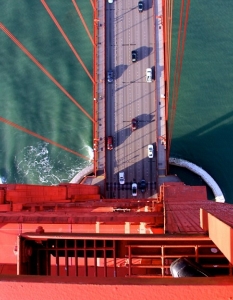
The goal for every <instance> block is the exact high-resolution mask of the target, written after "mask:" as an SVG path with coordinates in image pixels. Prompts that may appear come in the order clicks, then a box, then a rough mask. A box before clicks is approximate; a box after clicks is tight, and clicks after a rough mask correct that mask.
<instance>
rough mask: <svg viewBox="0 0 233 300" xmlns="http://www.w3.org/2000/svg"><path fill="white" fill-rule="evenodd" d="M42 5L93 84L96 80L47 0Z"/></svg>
mask: <svg viewBox="0 0 233 300" xmlns="http://www.w3.org/2000/svg"><path fill="white" fill-rule="evenodd" d="M41 3H42V4H43V5H44V8H45V9H46V10H47V12H48V14H49V15H50V17H51V19H52V20H53V22H54V23H55V25H56V26H57V28H58V30H59V31H60V33H61V34H62V36H63V38H64V39H65V41H66V42H67V44H68V45H69V47H70V49H71V50H72V52H73V53H74V55H75V57H76V58H77V59H78V61H79V62H80V64H81V66H82V67H83V69H84V70H85V72H86V73H87V75H88V76H89V78H90V79H91V81H92V82H93V83H95V82H94V79H93V77H92V76H91V74H90V73H89V71H88V70H87V68H86V66H85V64H84V63H83V61H82V59H81V58H80V56H79V55H78V53H77V51H76V50H75V49H74V46H73V45H72V43H71V42H70V40H69V39H68V37H67V35H66V34H65V32H64V30H63V29H62V27H61V25H60V24H59V23H58V21H57V19H56V18H55V16H54V15H53V13H52V11H51V10H50V8H49V7H48V5H47V4H46V3H45V0H41Z"/></svg>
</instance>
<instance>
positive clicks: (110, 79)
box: [107, 70, 113, 83]
mask: <svg viewBox="0 0 233 300" xmlns="http://www.w3.org/2000/svg"><path fill="white" fill-rule="evenodd" d="M107 79H108V82H109V83H112V82H113V70H109V71H108V73H107Z"/></svg>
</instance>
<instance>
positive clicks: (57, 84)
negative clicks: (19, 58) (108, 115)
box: [0, 23, 94, 122]
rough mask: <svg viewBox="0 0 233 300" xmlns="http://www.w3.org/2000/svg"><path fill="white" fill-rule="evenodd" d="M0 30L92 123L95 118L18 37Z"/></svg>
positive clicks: (1, 26) (0, 27) (7, 31)
mask: <svg viewBox="0 0 233 300" xmlns="http://www.w3.org/2000/svg"><path fill="white" fill-rule="evenodd" d="M0 29H1V30H2V31H3V32H4V33H5V34H6V35H8V37H9V38H10V39H11V40H12V41H13V42H14V43H15V44H16V45H17V46H18V47H19V48H20V49H21V50H22V51H23V52H24V53H25V54H26V55H27V56H28V57H29V58H30V59H31V60H32V61H33V62H34V63H35V64H36V65H37V67H38V68H40V69H41V71H43V72H44V73H45V75H47V76H48V77H49V79H50V80H52V82H53V83H54V84H55V85H56V86H57V87H58V88H59V89H60V90H61V91H62V92H63V93H64V94H65V95H66V96H67V97H68V98H69V99H70V100H71V101H72V102H73V103H74V104H75V105H76V106H77V107H78V108H79V109H80V110H81V111H82V112H83V113H84V114H85V115H86V116H87V117H88V118H89V119H90V120H91V121H92V122H94V120H93V118H92V117H91V116H90V115H89V114H88V113H87V112H86V110H85V109H84V108H82V106H81V105H80V104H79V103H78V102H77V101H76V100H75V99H74V98H73V97H72V96H71V95H70V94H69V93H68V92H67V91H66V90H65V89H64V87H63V86H62V85H61V84H60V83H59V82H58V81H57V80H56V79H55V78H54V77H53V76H52V75H51V74H50V73H49V72H48V71H47V70H46V69H45V68H44V67H43V66H42V64H41V63H39V62H38V60H37V59H36V58H35V57H34V56H33V55H32V54H31V53H30V52H29V51H28V50H27V49H26V48H25V47H24V46H23V45H22V44H21V43H20V42H19V40H17V39H16V37H15V36H14V35H13V34H12V33H11V32H10V31H9V30H8V29H7V28H6V27H5V26H4V25H3V24H2V23H0Z"/></svg>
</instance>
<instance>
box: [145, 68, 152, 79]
mask: <svg viewBox="0 0 233 300" xmlns="http://www.w3.org/2000/svg"><path fill="white" fill-rule="evenodd" d="M146 82H152V69H151V68H147V69H146Z"/></svg>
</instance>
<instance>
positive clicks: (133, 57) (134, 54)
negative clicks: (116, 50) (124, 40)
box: [131, 50, 137, 62]
mask: <svg viewBox="0 0 233 300" xmlns="http://www.w3.org/2000/svg"><path fill="white" fill-rule="evenodd" d="M131 58H132V62H136V61H137V51H135V50H133V51H132V52H131Z"/></svg>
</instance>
